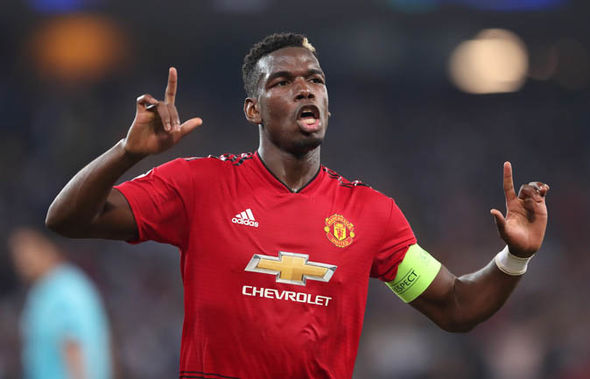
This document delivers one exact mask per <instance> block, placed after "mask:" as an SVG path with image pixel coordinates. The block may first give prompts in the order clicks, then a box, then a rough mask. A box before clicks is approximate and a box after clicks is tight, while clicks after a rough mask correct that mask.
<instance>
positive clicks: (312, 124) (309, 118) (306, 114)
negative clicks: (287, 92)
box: [297, 105, 320, 132]
mask: <svg viewBox="0 0 590 379" xmlns="http://www.w3.org/2000/svg"><path fill="white" fill-rule="evenodd" d="M297 123H298V124H299V125H300V126H301V127H302V128H303V129H304V130H305V131H308V132H311V131H315V130H317V129H319V124H320V110H319V109H318V107H316V106H315V105H304V106H302V107H301V108H300V109H299V110H298V112H297Z"/></svg>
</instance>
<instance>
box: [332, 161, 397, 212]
mask: <svg viewBox="0 0 590 379" xmlns="http://www.w3.org/2000/svg"><path fill="white" fill-rule="evenodd" d="M322 170H324V172H325V173H326V176H327V177H328V179H327V182H328V185H329V186H330V190H334V191H337V192H338V193H339V195H341V196H346V197H349V198H350V201H355V202H358V203H361V204H362V207H363V209H364V210H365V211H370V212H373V213H374V212H376V213H378V214H382V215H383V217H388V216H389V215H390V213H391V212H392V211H393V209H394V208H397V205H396V203H395V200H394V199H393V198H392V197H390V196H388V195H385V194H384V193H382V192H380V191H378V190H376V189H374V188H373V187H371V186H370V185H368V184H367V183H364V182H362V181H361V180H358V179H355V180H349V179H347V178H345V177H343V176H342V175H340V174H338V173H337V172H336V171H334V170H331V169H329V168H327V167H325V166H322Z"/></svg>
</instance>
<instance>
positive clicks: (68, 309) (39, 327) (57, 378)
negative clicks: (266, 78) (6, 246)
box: [21, 264, 112, 379]
mask: <svg viewBox="0 0 590 379" xmlns="http://www.w3.org/2000/svg"><path fill="white" fill-rule="evenodd" d="M21 328H22V334H23V337H24V338H23V342H24V343H23V369H24V377H25V378H27V379H45V378H52V379H61V378H63V379H66V378H69V377H70V376H69V375H68V373H67V368H66V364H65V361H64V351H63V349H64V347H65V343H66V341H68V340H70V341H74V342H76V343H77V344H79V346H80V347H81V349H82V354H83V359H84V367H85V373H84V377H85V378H90V379H108V378H111V377H112V369H111V356H110V338H109V326H108V321H107V317H106V314H105V311H104V309H103V305H102V302H101V300H100V297H99V295H98V293H97V291H96V290H95V288H94V286H93V285H92V283H91V282H90V280H88V278H87V277H86V275H85V274H84V273H83V272H82V271H80V270H79V269H78V268H76V267H74V266H71V265H69V264H62V265H60V266H58V267H57V268H55V269H54V270H52V271H51V272H50V273H49V274H47V275H46V276H45V277H43V278H41V279H40V280H39V281H37V282H36V283H35V284H34V286H33V287H32V288H31V291H30V292H29V295H28V296H27V301H26V303H25V308H24V311H23V316H22V320H21Z"/></svg>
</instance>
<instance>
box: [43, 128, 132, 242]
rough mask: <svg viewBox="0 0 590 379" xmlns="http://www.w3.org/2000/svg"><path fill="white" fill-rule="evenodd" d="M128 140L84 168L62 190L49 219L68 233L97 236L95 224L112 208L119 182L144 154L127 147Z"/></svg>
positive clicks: (59, 230)
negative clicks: (111, 203)
mask: <svg viewBox="0 0 590 379" xmlns="http://www.w3.org/2000/svg"><path fill="white" fill-rule="evenodd" d="M123 141H124V140H121V141H119V142H118V143H117V144H116V145H115V146H113V147H112V148H111V149H109V150H108V151H107V152H105V153H104V154H102V155H101V156H100V157H98V158H96V159H95V160H93V161H92V162H91V163H89V164H88V165H87V166H86V167H84V168H83V169H82V170H80V171H79V172H78V173H77V174H76V175H75V176H74V177H73V178H72V179H71V180H70V181H69V182H68V183H67V184H66V186H65V187H64V188H63V189H62V190H61V192H60V193H59V194H58V195H57V197H56V198H55V199H54V200H53V203H52V204H51V206H50V207H49V210H48V212H47V218H46V220H45V223H46V225H47V227H49V228H50V229H52V230H53V231H55V232H57V233H59V234H62V235H65V236H68V237H94V236H95V233H93V231H92V226H93V224H94V223H95V222H96V221H97V220H98V219H99V218H100V216H102V215H103V214H104V213H105V212H108V211H109V208H110V207H109V204H108V202H107V199H108V197H109V194H110V193H111V191H112V188H113V185H114V184H115V182H116V181H117V180H118V179H119V178H120V177H121V176H122V175H123V174H124V173H125V172H126V171H127V170H128V169H129V168H131V167H132V166H133V165H135V164H136V163H137V162H138V161H139V160H141V159H142V156H139V155H138V156H132V155H130V154H128V153H126V151H125V149H124V142H123Z"/></svg>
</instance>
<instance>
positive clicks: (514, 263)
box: [494, 246, 533, 276]
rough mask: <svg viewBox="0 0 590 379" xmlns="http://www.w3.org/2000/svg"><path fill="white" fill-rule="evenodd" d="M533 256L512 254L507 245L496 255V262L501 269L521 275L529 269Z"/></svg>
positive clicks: (506, 272)
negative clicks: (523, 256) (524, 256)
mask: <svg viewBox="0 0 590 379" xmlns="http://www.w3.org/2000/svg"><path fill="white" fill-rule="evenodd" d="M532 257H533V256H530V257H527V258H522V257H518V256H516V255H514V254H511V253H510V251H509V249H508V246H505V247H504V249H502V250H501V251H500V252H499V253H498V254H496V256H495V257H494V262H495V263H496V266H497V267H498V269H499V270H500V271H502V272H503V273H505V274H508V275H511V276H521V275H523V274H524V273H525V272H526V271H527V267H528V263H529V261H530V260H531V259H532Z"/></svg>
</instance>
